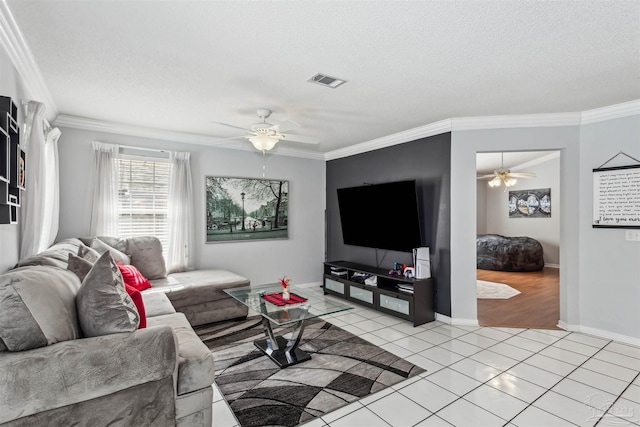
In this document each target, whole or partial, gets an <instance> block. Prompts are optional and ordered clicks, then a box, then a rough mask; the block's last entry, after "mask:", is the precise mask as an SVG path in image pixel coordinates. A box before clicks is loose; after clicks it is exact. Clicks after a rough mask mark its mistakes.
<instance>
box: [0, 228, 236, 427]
mask: <svg viewBox="0 0 640 427" xmlns="http://www.w3.org/2000/svg"><path fill="white" fill-rule="evenodd" d="M92 241H93V240H92V239H66V240H63V241H61V242H58V243H56V244H54V245H53V246H52V247H51V248H49V249H48V250H46V251H44V252H42V253H40V254H38V255H36V256H34V257H31V258H28V259H25V260H22V261H20V262H19V263H18V265H17V266H16V268H14V269H12V270H9V271H8V272H6V273H3V274H0V426H3V427H4V426H42V425H87V426H89V425H90V426H106V425H110V426H111V425H122V426H172V425H178V426H207V427H209V426H211V425H212V420H211V401H212V388H211V384H212V382H213V379H214V360H213V356H212V354H211V352H210V350H209V349H208V348H207V347H206V346H205V345H204V344H203V343H202V341H200V339H199V338H198V336H197V335H196V334H195V332H194V331H193V329H192V326H194V325H198V324H204V323H210V322H216V321H220V320H226V319H231V318H237V317H244V316H246V315H247V309H246V307H244V306H242V305H241V304H239V303H236V302H234V301H233V300H232V299H230V298H229V297H228V296H227V295H226V294H225V293H224V292H223V291H222V289H225V288H230V287H235V286H246V285H249V280H248V279H246V278H244V277H242V276H239V275H237V274H234V273H232V272H229V271H225V270H196V271H190V272H183V273H175V274H168V275H167V274H166V268H165V266H164V259H163V258H162V248H161V246H160V242H159V241H158V240H157V239H155V238H150V237H143V238H131V239H117V238H108V237H101V238H100V241H101V242H104V243H106V244H107V245H109V246H110V247H112V248H114V249H116V250H118V251H120V252H122V253H124V254H126V256H128V257H129V259H130V263H131V264H132V265H134V266H136V267H137V268H138V270H139V271H140V272H141V273H142V274H143V275H144V276H145V277H148V278H149V279H150V282H151V284H152V287H151V288H150V289H147V290H144V291H142V292H141V294H142V299H143V301H144V306H145V310H146V319H147V326H146V328H145V329H136V330H133V331H131V332H123V333H111V334H108V335H102V336H94V337H85V336H83V331H82V328H81V327H80V322H79V317H78V313H77V311H76V310H77V308H76V295H77V294H78V290H79V289H80V288H81V286H82V281H81V280H80V278H79V277H78V275H76V273H74V272H72V271H70V270H69V269H68V266H69V265H68V260H69V257H70V255H69V254H73V255H77V254H78V253H79V251H80V250H81V249H80V248H84V247H87V246H91V243H92ZM96 264H97V263H96ZM83 315H86V313H84V314H83Z"/></svg>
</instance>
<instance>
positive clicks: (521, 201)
mask: <svg viewBox="0 0 640 427" xmlns="http://www.w3.org/2000/svg"><path fill="white" fill-rule="evenodd" d="M509 218H551V189H550V188H537V189H534V190H517V191H509Z"/></svg>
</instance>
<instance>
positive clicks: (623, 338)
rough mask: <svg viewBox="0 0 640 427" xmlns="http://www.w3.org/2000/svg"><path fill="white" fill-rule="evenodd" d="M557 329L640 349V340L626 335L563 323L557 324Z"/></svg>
mask: <svg viewBox="0 0 640 427" xmlns="http://www.w3.org/2000/svg"><path fill="white" fill-rule="evenodd" d="M558 327H560V328H562V329H565V330H567V331H571V332H580V333H582V334H587V335H593V336H594V337H598V338H604V339H608V340H613V341H616V342H620V343H624V344H631V345H634V346H636V347H640V338H635V337H630V336H628V335H622V334H617V333H615V332H611V331H605V330H603V329H597V328H590V327H588V326H582V325H569V324H567V323H565V322H562V321H561V322H558Z"/></svg>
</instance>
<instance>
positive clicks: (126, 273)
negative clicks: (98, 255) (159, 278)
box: [118, 264, 151, 291]
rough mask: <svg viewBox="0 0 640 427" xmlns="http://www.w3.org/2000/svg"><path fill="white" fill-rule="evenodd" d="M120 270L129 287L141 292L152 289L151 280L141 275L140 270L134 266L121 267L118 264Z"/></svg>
mask: <svg viewBox="0 0 640 427" xmlns="http://www.w3.org/2000/svg"><path fill="white" fill-rule="evenodd" d="M118 268H119V269H120V273H122V278H123V279H124V283H126V284H127V285H129V286H131V287H133V288H135V289H137V290H139V291H144V290H145V289H149V288H150V287H151V283H150V282H149V280H148V279H147V278H146V277H144V276H143V275H142V273H140V270H138V269H137V268H135V267H134V266H133V265H120V264H118Z"/></svg>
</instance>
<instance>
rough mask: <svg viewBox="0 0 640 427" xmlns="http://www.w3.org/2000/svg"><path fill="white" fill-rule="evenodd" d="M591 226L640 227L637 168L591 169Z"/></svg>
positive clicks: (639, 183) (639, 168) (639, 181)
mask: <svg viewBox="0 0 640 427" xmlns="http://www.w3.org/2000/svg"><path fill="white" fill-rule="evenodd" d="M593 227H594V228H596V227H618V228H640V166H636V165H634V166H620V167H614V168H601V169H594V170H593Z"/></svg>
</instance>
